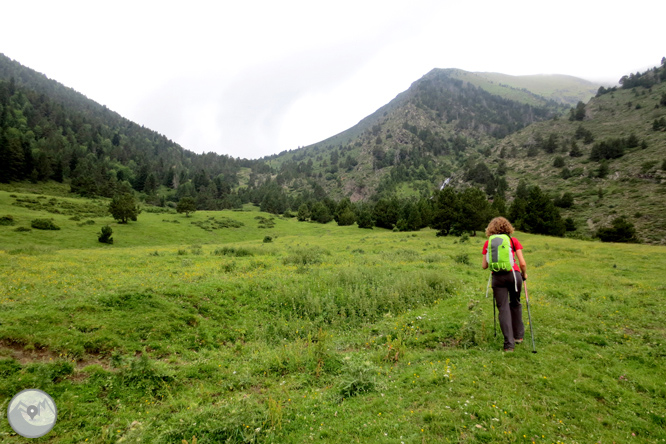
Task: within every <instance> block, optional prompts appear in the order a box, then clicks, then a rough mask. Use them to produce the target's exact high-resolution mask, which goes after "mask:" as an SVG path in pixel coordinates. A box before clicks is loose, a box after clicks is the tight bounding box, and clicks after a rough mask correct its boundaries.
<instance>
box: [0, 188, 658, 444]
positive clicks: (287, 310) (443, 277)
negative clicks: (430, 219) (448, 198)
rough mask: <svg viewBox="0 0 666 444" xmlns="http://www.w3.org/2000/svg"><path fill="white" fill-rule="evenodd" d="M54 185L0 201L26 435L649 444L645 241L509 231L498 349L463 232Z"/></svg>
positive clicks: (96, 439)
mask: <svg viewBox="0 0 666 444" xmlns="http://www.w3.org/2000/svg"><path fill="white" fill-rule="evenodd" d="M31 191H37V193H34V192H31ZM59 191H62V190H60V189H58V188H55V189H51V190H48V189H47V190H44V189H42V190H41V191H40V190H35V189H31V188H30V186H27V185H26V187H25V188H21V187H14V188H10V187H7V186H5V187H3V188H2V189H1V190H0V216H2V215H7V214H10V215H12V216H13V219H14V225H6V226H0V269H1V272H0V414H1V415H2V416H4V415H6V411H7V406H8V403H9V400H10V399H11V398H12V396H14V395H15V394H16V393H18V392H19V391H20V390H22V389H26V388H39V389H42V390H44V391H46V392H47V393H49V394H50V395H51V396H52V397H53V399H54V400H55V402H56V405H57V407H58V422H57V424H56V426H55V428H54V429H53V430H52V431H51V432H50V433H49V434H47V435H46V436H44V437H42V438H39V439H36V440H35V441H36V442H49V443H84V442H88V443H119V442H126V443H130V442H159V443H181V442H183V440H186V441H187V442H188V443H192V442H193V437H196V440H197V442H198V443H222V442H230V443H309V442H331V443H355V442H358V443H405V444H407V443H424V442H452V443H496V442H506V443H513V442H516V443H530V442H536V443H597V442H601V443H613V442H618V443H620V442H622V443H655V442H666V427H665V426H666V416H665V415H666V370H665V368H666V367H665V366H664V359H665V357H666V312H665V311H664V308H663V307H664V303H665V302H666V283H665V281H664V279H663V276H662V275H663V270H664V269H665V268H666V254H665V253H666V248H665V247H662V246H648V245H615V244H602V243H599V242H587V241H579V240H573V239H560V238H552V237H543V236H535V235H529V234H523V233H517V234H516V237H517V238H518V239H519V240H520V241H521V242H522V243H523V245H524V246H525V250H524V251H525V258H526V260H527V264H528V274H529V280H528V284H527V286H528V291H529V297H530V310H531V317H532V321H533V325H532V326H533V328H534V333H535V339H536V349H537V351H538V353H537V354H533V353H531V349H532V346H531V336H530V335H529V333H527V334H526V338H525V342H524V344H522V345H518V346H517V347H516V351H515V352H514V353H503V352H502V351H501V349H502V338H501V333H499V332H498V336H497V337H495V336H494V334H493V308H492V302H491V300H492V299H491V297H489V298H488V299H486V297H485V292H486V283H487V280H488V274H487V273H486V272H485V271H483V270H482V269H481V267H480V263H481V254H480V252H481V247H482V245H483V242H484V237H483V235H482V233H478V235H477V236H476V237H469V238H456V237H446V238H438V237H436V236H435V232H434V231H432V230H422V231H420V232H416V233H394V232H391V231H387V230H381V229H373V230H361V229H358V228H357V227H356V226H352V227H339V226H337V225H335V224H334V223H329V224H327V225H320V224H313V223H303V222H297V221H296V220H295V219H285V218H281V217H276V216H272V215H269V214H266V213H260V212H258V211H257V210H256V209H253V208H250V207H248V208H245V209H244V211H223V212H205V211H201V212H196V213H194V214H193V215H191V217H185V215H181V214H174V213H168V212H155V211H159V210H156V209H152V210H151V209H149V208H145V209H144V211H143V212H142V213H141V214H140V215H139V217H138V221H136V222H130V223H129V224H127V225H118V224H116V223H115V222H114V221H113V220H112V219H111V217H110V216H108V215H105V214H104V212H103V210H104V208H105V206H106V205H108V201H106V200H104V199H98V200H89V199H81V198H73V197H68V196H67V195H66V194H65V193H61V192H59ZM40 192H43V193H45V194H38V193H40ZM46 193H48V194H46ZM12 196H14V197H12ZM35 218H53V222H54V223H55V224H56V225H58V226H60V228H61V229H60V230H57V231H42V230H37V229H31V230H30V231H20V232H17V231H16V229H17V228H18V227H24V228H26V229H27V228H29V227H30V221H31V220H32V219H35ZM77 219H78V220H77ZM89 221H92V222H89ZM105 224H109V225H111V226H112V228H113V230H114V234H113V238H114V244H113V245H103V244H101V243H99V242H97V233H98V232H99V231H100V228H101V226H103V225H105ZM267 236H268V237H270V238H271V242H265V240H268V239H266V237H267ZM523 303H524V298H523ZM524 320H525V323H526V330H527V331H528V332H529V327H528V325H527V310H525V309H524ZM0 440H1V441H2V442H7V443H19V442H25V440H24V439H23V438H21V437H20V436H18V435H16V434H15V433H14V432H13V431H12V430H11V428H10V427H9V424H8V423H7V421H6V420H5V418H3V419H2V420H1V421H0Z"/></svg>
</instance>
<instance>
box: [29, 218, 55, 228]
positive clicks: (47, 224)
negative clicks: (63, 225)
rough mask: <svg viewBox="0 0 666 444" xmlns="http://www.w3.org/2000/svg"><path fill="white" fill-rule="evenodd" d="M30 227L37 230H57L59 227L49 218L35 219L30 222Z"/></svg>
mask: <svg viewBox="0 0 666 444" xmlns="http://www.w3.org/2000/svg"><path fill="white" fill-rule="evenodd" d="M30 226H31V227H32V228H35V229H37V230H59V229H60V227H59V226H57V225H56V224H54V223H53V221H52V220H51V219H35V220H33V221H32V222H31V223H30Z"/></svg>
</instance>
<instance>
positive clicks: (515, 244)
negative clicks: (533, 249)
mask: <svg viewBox="0 0 666 444" xmlns="http://www.w3.org/2000/svg"><path fill="white" fill-rule="evenodd" d="M511 247H513V248H512V250H511V254H513V269H514V270H516V271H517V272H519V273H520V267H519V266H518V261H517V260H516V250H522V249H523V246H522V245H521V244H520V242H519V241H518V239H516V238H515V237H512V238H511ZM487 253H488V241H486V243H485V244H483V255H484V256H485V255H486V254H487Z"/></svg>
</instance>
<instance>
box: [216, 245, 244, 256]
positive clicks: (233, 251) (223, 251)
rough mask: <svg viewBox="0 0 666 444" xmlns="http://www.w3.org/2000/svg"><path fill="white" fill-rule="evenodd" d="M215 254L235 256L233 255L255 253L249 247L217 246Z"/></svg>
mask: <svg viewBox="0 0 666 444" xmlns="http://www.w3.org/2000/svg"><path fill="white" fill-rule="evenodd" d="M213 254H214V255H215V256H233V257H245V256H254V253H253V252H251V251H250V250H248V249H247V248H234V247H222V248H217V249H216V250H215V251H213Z"/></svg>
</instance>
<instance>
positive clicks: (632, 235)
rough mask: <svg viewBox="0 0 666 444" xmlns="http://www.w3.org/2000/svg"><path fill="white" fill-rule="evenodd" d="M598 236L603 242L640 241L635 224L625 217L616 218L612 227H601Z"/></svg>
mask: <svg viewBox="0 0 666 444" xmlns="http://www.w3.org/2000/svg"><path fill="white" fill-rule="evenodd" d="M596 237H598V238H599V239H601V241H602V242H638V238H637V237H636V228H635V227H634V224H632V223H631V222H629V221H628V220H627V219H626V218H624V217H617V218H615V219H614V220H613V222H612V223H611V227H603V228H599V230H597V233H596Z"/></svg>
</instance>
